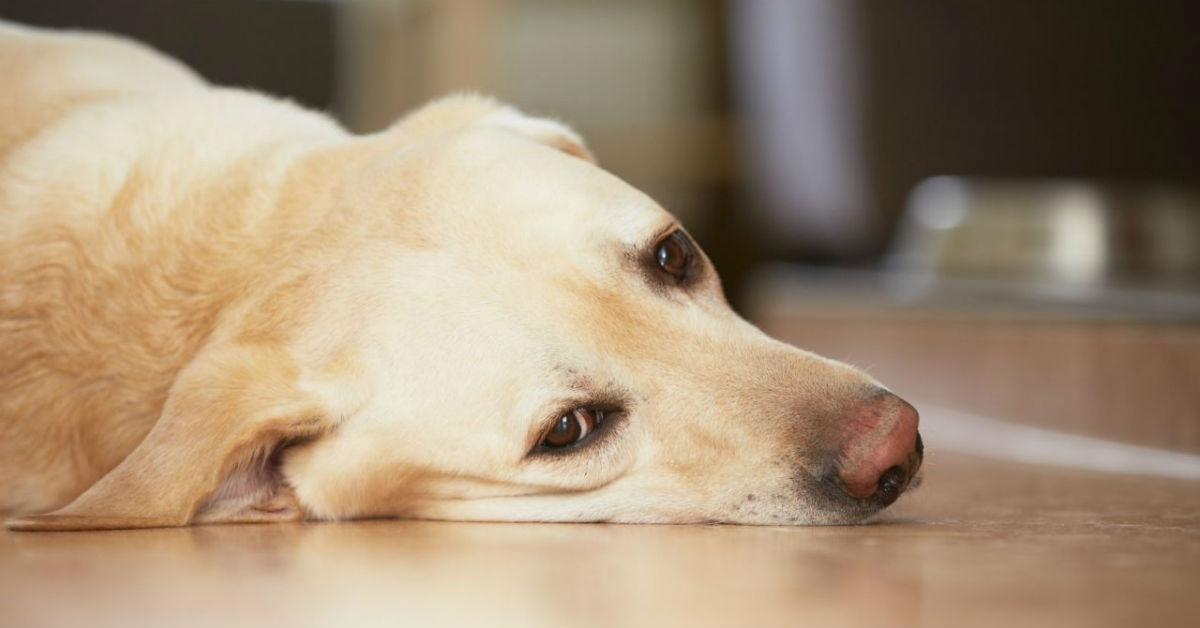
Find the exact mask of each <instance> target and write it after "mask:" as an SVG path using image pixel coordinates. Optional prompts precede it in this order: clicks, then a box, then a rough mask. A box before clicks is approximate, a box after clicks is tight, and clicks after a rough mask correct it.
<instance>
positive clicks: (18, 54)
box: [0, 22, 342, 512]
mask: <svg viewBox="0 0 1200 628" xmlns="http://www.w3.org/2000/svg"><path fill="white" fill-rule="evenodd" d="M0 84H2V85H4V86H5V89H4V93H3V94H0V347H2V350H0V512H4V511H8V512H28V511H36V510H45V509H49V508H53V507H56V506H59V505H62V504H63V503H65V502H66V501H69V500H70V499H72V498H73V497H74V496H75V495H78V493H79V492H80V491H82V490H83V488H86V487H87V486H89V485H90V484H91V483H93V482H94V481H95V480H96V479H97V478H99V477H100V476H102V475H103V474H104V473H106V472H107V471H108V470H110V469H111V468H112V467H113V466H115V465H116V464H117V463H118V462H119V461H120V460H121V459H122V458H123V457H124V456H125V455H127V454H128V452H129V451H130V450H131V449H132V447H133V446H135V445H136V444H137V443H138V441H140V440H141V438H142V437H143V436H144V435H145V434H146V432H147V431H148V430H149V429H150V427H151V426H152V425H153V423H154V421H155V419H156V418H157V416H158V412H159V411H160V410H161V407H162V403H163V399H164V398H165V397H166V394H167V390H168V388H169V386H170V385H171V382H172V380H173V378H174V375H175V373H176V372H177V371H178V370H179V368H181V367H182V365H183V364H185V363H186V361H187V360H188V359H189V357H190V356H191V355H192V354H194V352H195V351H196V350H197V348H198V346H199V345H200V343H202V342H203V341H204V338H205V337H206V335H207V334H208V333H210V332H211V330H212V327H213V325H214V320H215V318H216V317H217V316H218V315H219V314H220V312H221V310H222V308H224V307H225V306H226V305H228V303H229V302H230V301H231V300H232V299H234V298H235V296H236V294H237V291H238V290H239V288H240V285H239V281H240V278H244V277H245V276H246V274H247V273H250V272H252V269H253V268H254V261H253V256H254V255H256V254H261V250H260V251H245V250H233V251H231V250H226V249H225V248H224V247H227V246H232V245H231V243H230V242H227V241H225V240H224V239H223V238H222V236H226V235H228V234H230V233H231V232H240V234H241V235H242V236H245V235H246V231H247V230H249V229H252V228H257V227H258V226H259V224H260V223H261V222H262V219H263V216H264V215H265V214H266V213H267V212H270V211H271V210H272V208H273V207H275V206H276V203H275V202H274V199H273V198H272V195H273V194H275V193H276V191H277V190H279V189H280V188H281V187H282V186H280V185H279V184H278V182H279V181H281V180H282V178H283V177H285V176H286V174H287V171H288V169H289V164H291V163H292V162H293V161H294V158H295V155H296V154H299V153H300V152H301V150H302V149H300V148H295V147H293V148H286V147H284V145H285V144H287V143H288V142H293V143H295V142H294V140H296V139H297V138H299V139H300V143H304V142H308V143H312V142H313V141H318V142H319V141H323V139H324V138H333V139H336V138H337V137H339V136H340V135H341V134H342V132H341V130H340V129H339V128H338V127H337V126H336V125H335V124H334V123H332V122H331V121H330V120H329V119H327V118H325V117H323V116H320V115H316V114H312V113H309V112H304V111H302V110H300V109H299V108H297V107H294V106H291V105H289V104H288V103H283V102H280V101H276V100H274V99H269V98H266V97H263V96H260V95H257V94H253V93H249V92H245V91H242V90H231V89H215V88H211V87H210V86H208V85H207V84H206V83H204V82H203V81H202V80H201V79H200V78H199V77H197V76H196V75H195V74H194V73H192V72H191V71H190V70H188V69H187V68H185V67H184V66H183V65H181V64H179V63H178V62H176V61H174V60H172V59H170V58H168V57H165V56H163V55H160V54H157V53H156V52H154V51H153V50H151V49H149V48H147V47H145V46H142V45H140V44H137V43H134V42H131V41H127V40H123V39H120V38H115V37H111V36H106V35H97V34H89V33H69V32H68V33H64V32H58V31H45V30H40V29H35V28H28V27H23V26H18V25H12V24H8V23H3V22H0ZM249 239H250V240H251V241H254V239H253V238H249ZM258 239H259V240H260V241H261V242H262V245H263V246H264V247H267V246H269V245H270V238H269V237H267V236H265V235H264V236H263V237H261V238H258ZM116 382H119V385H113V384H114V383H116ZM33 495H36V496H40V501H36V502H29V501H28V498H27V497H24V496H33Z"/></svg>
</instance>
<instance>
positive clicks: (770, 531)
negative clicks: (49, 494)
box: [0, 451, 1200, 626]
mask: <svg viewBox="0 0 1200 628" xmlns="http://www.w3.org/2000/svg"><path fill="white" fill-rule="evenodd" d="M1197 592H1200V483H1197V482H1186V481H1175V480H1162V479H1155V480H1151V479H1144V478H1137V477H1129V476H1109V475H1103V474H1097V473H1084V472H1073V471H1062V470H1051V469H1046V468H1040V467H1027V466H1020V465H1014V464H1006V463H996V462H984V461H981V460H977V459H973V458H965V457H953V456H950V455H947V454H939V453H938V452H936V451H931V452H930V456H929V459H928V461H927V465H926V479H925V483H924V485H923V486H922V487H920V488H919V489H918V490H917V491H916V493H914V494H912V495H909V496H906V497H904V498H903V499H902V500H901V501H900V502H899V503H898V504H897V506H896V507H895V509H894V511H892V512H891V513H890V514H888V515H887V517H885V518H884V520H883V521H881V522H879V523H876V524H874V525H866V526H857V527H832V528H767V527H740V526H623V525H586V524H545V525H535V524H529V525H525V524H464V523H440V522H397V521H375V522H359V523H344V524H295V525H272V524H268V525H261V526H253V525H251V526H223V527H221V526H217V527H199V528H189V529H172V530H147V531H129V532H88V533H23V534H18V533H11V532H10V533H5V534H3V535H0V624H3V625H61V624H87V625H110V624H120V625H164V624H176V625H178V624H187V625H208V624H213V625H234V624H236V625H263V624H269V625H281V624H299V625H333V624H336V625H382V624H464V623H465V624H497V625H551V624H553V625H627V624H645V625H680V624H686V625H736V626H741V625H814V624H821V625H827V624H851V625H861V624H880V625H914V624H934V625H946V624H962V625H1033V624H1036V625H1195V624H1200V595H1198V594H1197Z"/></svg>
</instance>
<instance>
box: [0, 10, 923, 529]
mask: <svg viewBox="0 0 1200 628" xmlns="http://www.w3.org/2000/svg"><path fill="white" fill-rule="evenodd" d="M0 84H2V85H4V86H5V90H6V93H4V94H3V95H0V352H2V353H0V512H7V513H10V514H31V513H44V512H47V511H55V512H53V513H51V514H45V515H33V516H27V517H23V518H20V519H15V520H13V521H12V522H10V525H12V526H13V527H18V528H32V529H70V528H104V527H138V526H157V525H184V524H187V523H192V522H216V521H248V520H284V519H296V518H304V517H307V518H326V519H336V518H351V517H364V516H413V517H432V518H451V519H493V520H567V521H586V520H615V521H710V520H721V521H734V522H747V523H774V522H830V521H851V520H858V519H861V518H862V517H863V516H865V515H867V514H869V513H871V512H874V511H875V510H877V509H878V508H879V507H881V506H883V505H886V503H890V501H891V500H892V499H894V498H895V494H898V492H899V491H900V490H903V488H904V484H907V482H908V480H909V479H910V478H911V476H912V475H913V474H914V473H915V471H916V468H917V466H918V465H919V460H920V454H919V437H917V436H916V416H915V413H913V412H912V411H911V408H909V407H908V406H907V405H906V404H904V403H903V402H901V401H899V400H898V399H897V398H895V397H894V396H892V395H890V394H887V393H886V392H883V391H882V389H881V388H879V387H878V385H877V384H876V383H875V382H874V381H873V380H871V379H870V378H869V377H867V376H865V375H863V374H862V373H860V372H858V371H855V370H854V369H852V368H850V367H847V366H845V365H841V364H838V363H835V362H831V361H828V360H825V359H822V358H819V357H817V356H813V355H811V354H806V353H804V352H801V351H799V350H796V349H794V348H791V347H787V346H785V345H782V344H780V343H777V342H775V341H773V340H770V339H768V338H766V337H765V336H763V335H762V334H761V333H759V332H758V331H757V330H755V329H754V328H753V327H751V326H750V325H748V324H746V323H744V322H743V321H741V320H740V319H738V318H737V317H736V316H735V315H734V314H733V313H732V312H731V311H730V310H729V308H728V306H727V305H726V304H725V302H724V300H723V298H722V296H721V293H720V287H719V284H718V283H717V280H716V277H715V273H714V272H713V271H712V269H711V268H710V267H709V265H708V264H707V262H706V260H704V259H703V256H702V255H700V254H699V252H698V251H694V250H693V249H692V248H691V244H690V241H688V240H687V239H686V235H683V234H682V232H679V231H678V230H677V229H678V227H677V225H676V224H675V222H674V221H673V220H672V219H671V217H670V216H669V215H668V214H667V213H666V212H664V211H663V210H662V209H660V208H658V207H657V206H656V205H655V204H654V203H653V202H652V201H650V200H649V199H647V198H646V197H644V196H643V195H641V194H639V193H638V192H636V191H635V190H633V189H631V188H629V187H628V186H626V185H625V184H623V183H621V182H620V181H619V180H617V179H615V178H613V177H611V176H610V175H608V174H606V173H604V172H603V171H602V170H600V169H598V168H596V167H595V166H594V165H593V164H592V163H591V161H590V156H589V154H588V152H587V150H586V149H585V148H584V146H583V144H582V142H581V141H580V140H579V138H578V137H576V136H575V135H574V134H573V133H572V132H571V131H570V130H569V129H567V128H565V127H563V126H561V125H558V124H556V123H553V122H549V121H544V120H536V119H532V118H527V117H524V116H522V115H520V114H519V113H517V112H515V111H514V110H512V109H509V108H506V107H502V106H500V105H497V104H496V103H494V102H492V101H489V100H487V99H483V98H479V97H456V98H451V99H446V100H443V101H439V102H436V103H434V104H431V105H429V106H427V107H426V108H424V109H422V110H420V111H418V112H416V113H414V114H412V115H410V116H408V117H407V118H405V119H403V120H401V121H400V122H398V123H397V124H396V125H394V126H393V127H392V128H390V129H388V130H386V131H384V132H381V133H379V134H375V135H370V136H352V135H349V134H347V133H346V132H345V131H343V130H342V129H341V128H340V127H339V126H338V125H336V124H335V123H333V122H332V121H331V120H329V119H328V118H327V117H325V116H323V115H320V114H316V113H312V112H308V111H305V110H303V109H300V108H298V107H296V106H293V105H291V104H289V103H285V102H281V101H278V100H274V99H270V98H267V97H264V96H262V95H259V94H255V93H251V92H247V91H241V90H232V89H222V88H214V87H211V86H209V85H207V84H206V83H204V82H203V81H202V80H200V79H199V78H198V77H197V76H195V75H194V74H193V73H191V72H190V71H189V70H187V69H186V68H184V67H183V66H181V65H179V64H178V63H176V62H174V61H172V60H170V59H167V58H165V57H163V56H161V55H158V54H157V53H155V52H153V51H151V50H149V49H146V48H144V47H142V46H140V45H137V44H135V43H132V42H128V41H124V40H120V39H117V38H113V37H108V36H102V35H92V34H82V33H54V32H49V31H42V30H38V29H30V28H25V27H20V26H14V25H7V24H3V23H0ZM664 247H665V248H664ZM664 251H666V252H665V253H664ZM681 260H682V261H681ZM572 429H573V430H576V432H577V434H578V437H577V438H576V439H575V440H572V441H571V442H568V443H567V444H566V445H565V446H562V445H561V443H563V442H566V440H564V439H567V440H569V438H575V437H572V436H571V435H570V432H569V431H568V432H564V431H563V430H572ZM555 430H557V431H555ZM592 430H594V431H595V433H594V435H592V434H589V432H591V431H592ZM551 434H554V436H553V437H552V436H551ZM564 434H565V435H566V436H564ZM892 463H896V464H892ZM879 467H882V468H879ZM895 468H902V469H903V473H902V474H901V475H903V478H902V480H900V479H897V478H895V477H893V478H892V479H891V480H888V481H891V482H893V485H892V486H891V487H890V490H891V491H892V492H891V493H887V492H886V491H885V487H884V483H885V482H884V481H885V479H886V474H885V473H884V472H885V471H888V470H891V469H895ZM893 475H895V474H893ZM897 482H898V484H897ZM877 489H878V490H877Z"/></svg>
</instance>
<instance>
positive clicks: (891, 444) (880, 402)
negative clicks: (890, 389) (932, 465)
mask: <svg viewBox="0 0 1200 628" xmlns="http://www.w3.org/2000/svg"><path fill="white" fill-rule="evenodd" d="M846 419H847V420H846V425H847V426H849V432H850V434H849V438H848V439H847V440H846V441H845V442H846V444H845V446H844V447H843V449H842V452H841V455H840V456H839V457H838V461H837V479H838V480H839V482H840V484H841V488H842V490H843V491H845V492H846V493H847V494H849V495H850V496H851V497H854V498H855V499H870V500H872V501H873V502H877V503H878V504H879V505H880V506H887V505H888V504H891V503H892V502H894V501H896V498H897V497H900V494H901V493H903V492H904V489H905V488H907V487H908V483H909V482H910V481H911V480H912V478H913V476H914V475H916V473H917V469H918V468H920V466H921V459H922V457H923V455H924V451H923V446H922V444H921V435H920V434H919V433H918V432H917V423H918V421H919V417H918V415H917V410H916V409H915V408H913V407H912V406H911V405H909V403H908V402H907V401H904V400H903V399H901V398H899V397H897V396H896V395H893V394H891V393H883V394H880V395H877V396H875V397H874V398H873V399H871V400H870V401H868V402H866V403H864V404H863V405H861V406H859V407H857V408H855V409H853V410H852V411H851V412H850V415H849V416H848V417H846Z"/></svg>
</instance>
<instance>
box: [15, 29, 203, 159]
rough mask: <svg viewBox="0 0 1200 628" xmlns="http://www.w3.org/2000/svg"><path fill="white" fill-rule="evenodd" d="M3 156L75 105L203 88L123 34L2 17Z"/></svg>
mask: <svg viewBox="0 0 1200 628" xmlns="http://www.w3.org/2000/svg"><path fill="white" fill-rule="evenodd" d="M0 85H4V90H5V92H6V95H7V96H8V97H7V98H0V158H3V157H4V156H5V155H7V154H8V153H11V152H12V151H13V150H14V149H15V148H16V147H17V146H19V145H20V144H22V143H24V142H25V141H28V140H29V139H30V138H32V137H34V136H36V135H37V133H38V132H39V131H41V130H42V129H44V128H46V127H47V126H49V125H51V124H53V123H54V122H55V121H57V120H58V119H60V118H62V117H63V116H65V115H68V114H69V113H70V112H71V111H73V110H75V109H77V108H79V107H81V106H85V105H87V104H89V103H93V102H96V101H98V100H103V99H106V98H112V97H117V96H123V95H129V94H145V93H163V92H170V91H179V90H197V89H204V88H205V83H204V81H203V80H202V79H201V78H200V77H199V76H198V75H197V74H195V73H194V72H192V71H191V70H190V69H188V68H187V67H186V66H184V65H183V64H181V63H179V62H178V61H176V60H174V59H172V58H170V57H168V56H166V55H164V54H161V53H159V52H157V51H155V50H154V49H152V48H150V47H148V46H145V45H143V44H140V43H138V42H135V41H133V40H130V39H126V38H123V37H117V36H113V35H105V34H100V33H90V32H84V31H56V30H48V29H41V28H34V27H28V26H23V25H18V24H13V23H11V22H3V21H0Z"/></svg>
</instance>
